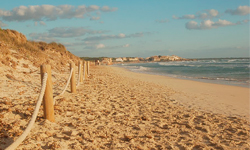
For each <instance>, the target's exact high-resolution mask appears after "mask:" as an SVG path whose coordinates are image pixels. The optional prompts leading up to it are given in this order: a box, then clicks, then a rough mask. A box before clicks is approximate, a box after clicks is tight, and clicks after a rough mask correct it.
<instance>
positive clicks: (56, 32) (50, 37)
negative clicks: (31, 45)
mask: <svg viewBox="0 0 250 150" xmlns="http://www.w3.org/2000/svg"><path fill="white" fill-rule="evenodd" d="M41 23H42V22H40V24H41ZM36 24H38V22H37V23H36ZM105 32H107V31H101V30H91V29H88V28H83V27H57V28H53V29H50V30H48V32H44V33H31V34H29V36H30V37H31V39H32V40H39V41H40V40H42V39H44V40H45V41H46V42H52V41H58V40H56V39H55V38H72V37H81V36H84V35H86V34H100V33H105Z"/></svg>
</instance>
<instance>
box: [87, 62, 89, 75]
mask: <svg viewBox="0 0 250 150" xmlns="http://www.w3.org/2000/svg"><path fill="white" fill-rule="evenodd" d="M87 64H88V67H87V68H88V71H87V73H88V76H89V61H88V63H87Z"/></svg>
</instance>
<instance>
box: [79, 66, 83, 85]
mask: <svg viewBox="0 0 250 150" xmlns="http://www.w3.org/2000/svg"><path fill="white" fill-rule="evenodd" d="M79 64H80V65H79V67H80V82H83V74H82V61H79Z"/></svg>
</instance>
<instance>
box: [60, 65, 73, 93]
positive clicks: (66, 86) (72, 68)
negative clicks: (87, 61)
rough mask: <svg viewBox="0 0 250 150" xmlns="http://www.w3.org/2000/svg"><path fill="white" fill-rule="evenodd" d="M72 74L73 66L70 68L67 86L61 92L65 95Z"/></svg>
mask: <svg viewBox="0 0 250 150" xmlns="http://www.w3.org/2000/svg"><path fill="white" fill-rule="evenodd" d="M72 74H73V68H72V69H71V70H70V75H69V78H68V81H67V83H66V86H65V88H64V89H63V91H62V93H61V94H59V95H63V93H64V92H65V91H66V89H67V87H68V85H69V82H70V79H71V76H72Z"/></svg>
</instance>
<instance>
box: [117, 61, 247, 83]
mask: <svg viewBox="0 0 250 150" xmlns="http://www.w3.org/2000/svg"><path fill="white" fill-rule="evenodd" d="M228 59H232V58H209V59H197V60H196V61H194V62H197V61H198V60H211V61H212V62H215V61H216V60H228ZM237 59H240V60H243V59H248V58H237ZM233 61H234V60H232V61H231V60H230V62H233ZM164 62H170V63H171V62H177V63H178V62H186V61H161V62H153V61H150V62H131V63H127V62H124V63H115V64H114V66H118V67H121V68H125V69H128V70H129V71H132V72H137V73H143V74H151V75H160V76H167V77H171V78H178V79H183V80H192V81H198V82H204V83H212V84H221V85H230V86H237V87H246V88H250V83H249V82H250V81H249V77H243V79H239V78H238V77H237V76H234V77H230V76H228V75H226V76H224V75H223V74H221V75H217V76H211V74H210V72H209V74H210V75H207V74H203V75H199V74H200V73H199V72H198V75H196V76H195V74H196V72H193V73H191V74H190V73H189V74H185V73H184V74H183V72H177V73H171V72H172V70H168V71H166V70H164V69H165V68H163V70H162V71H160V70H159V68H158V66H155V65H151V64H157V63H164ZM187 62H189V61H187ZM191 62H193V61H191ZM228 62H229V61H228ZM201 63H203V62H201ZM206 63H210V62H206ZM130 64H133V65H130ZM144 64H150V65H144ZM164 65H165V64H164ZM164 65H163V66H164ZM173 65H174V66H175V65H176V64H173ZM178 65H180V66H182V65H183V64H177V66H178ZM194 65H197V66H198V67H200V66H201V64H191V65H190V66H194ZM170 66H171V65H170ZM184 66H186V64H185V65H184ZM187 66H188V65H187ZM230 67H231V66H230ZM157 69H158V70H157ZM183 69H184V70H185V69H186V68H183ZM191 69H195V68H191ZM221 69H223V68H221ZM174 70H175V69H174ZM228 73H230V72H228ZM246 78H247V79H248V80H246Z"/></svg>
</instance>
